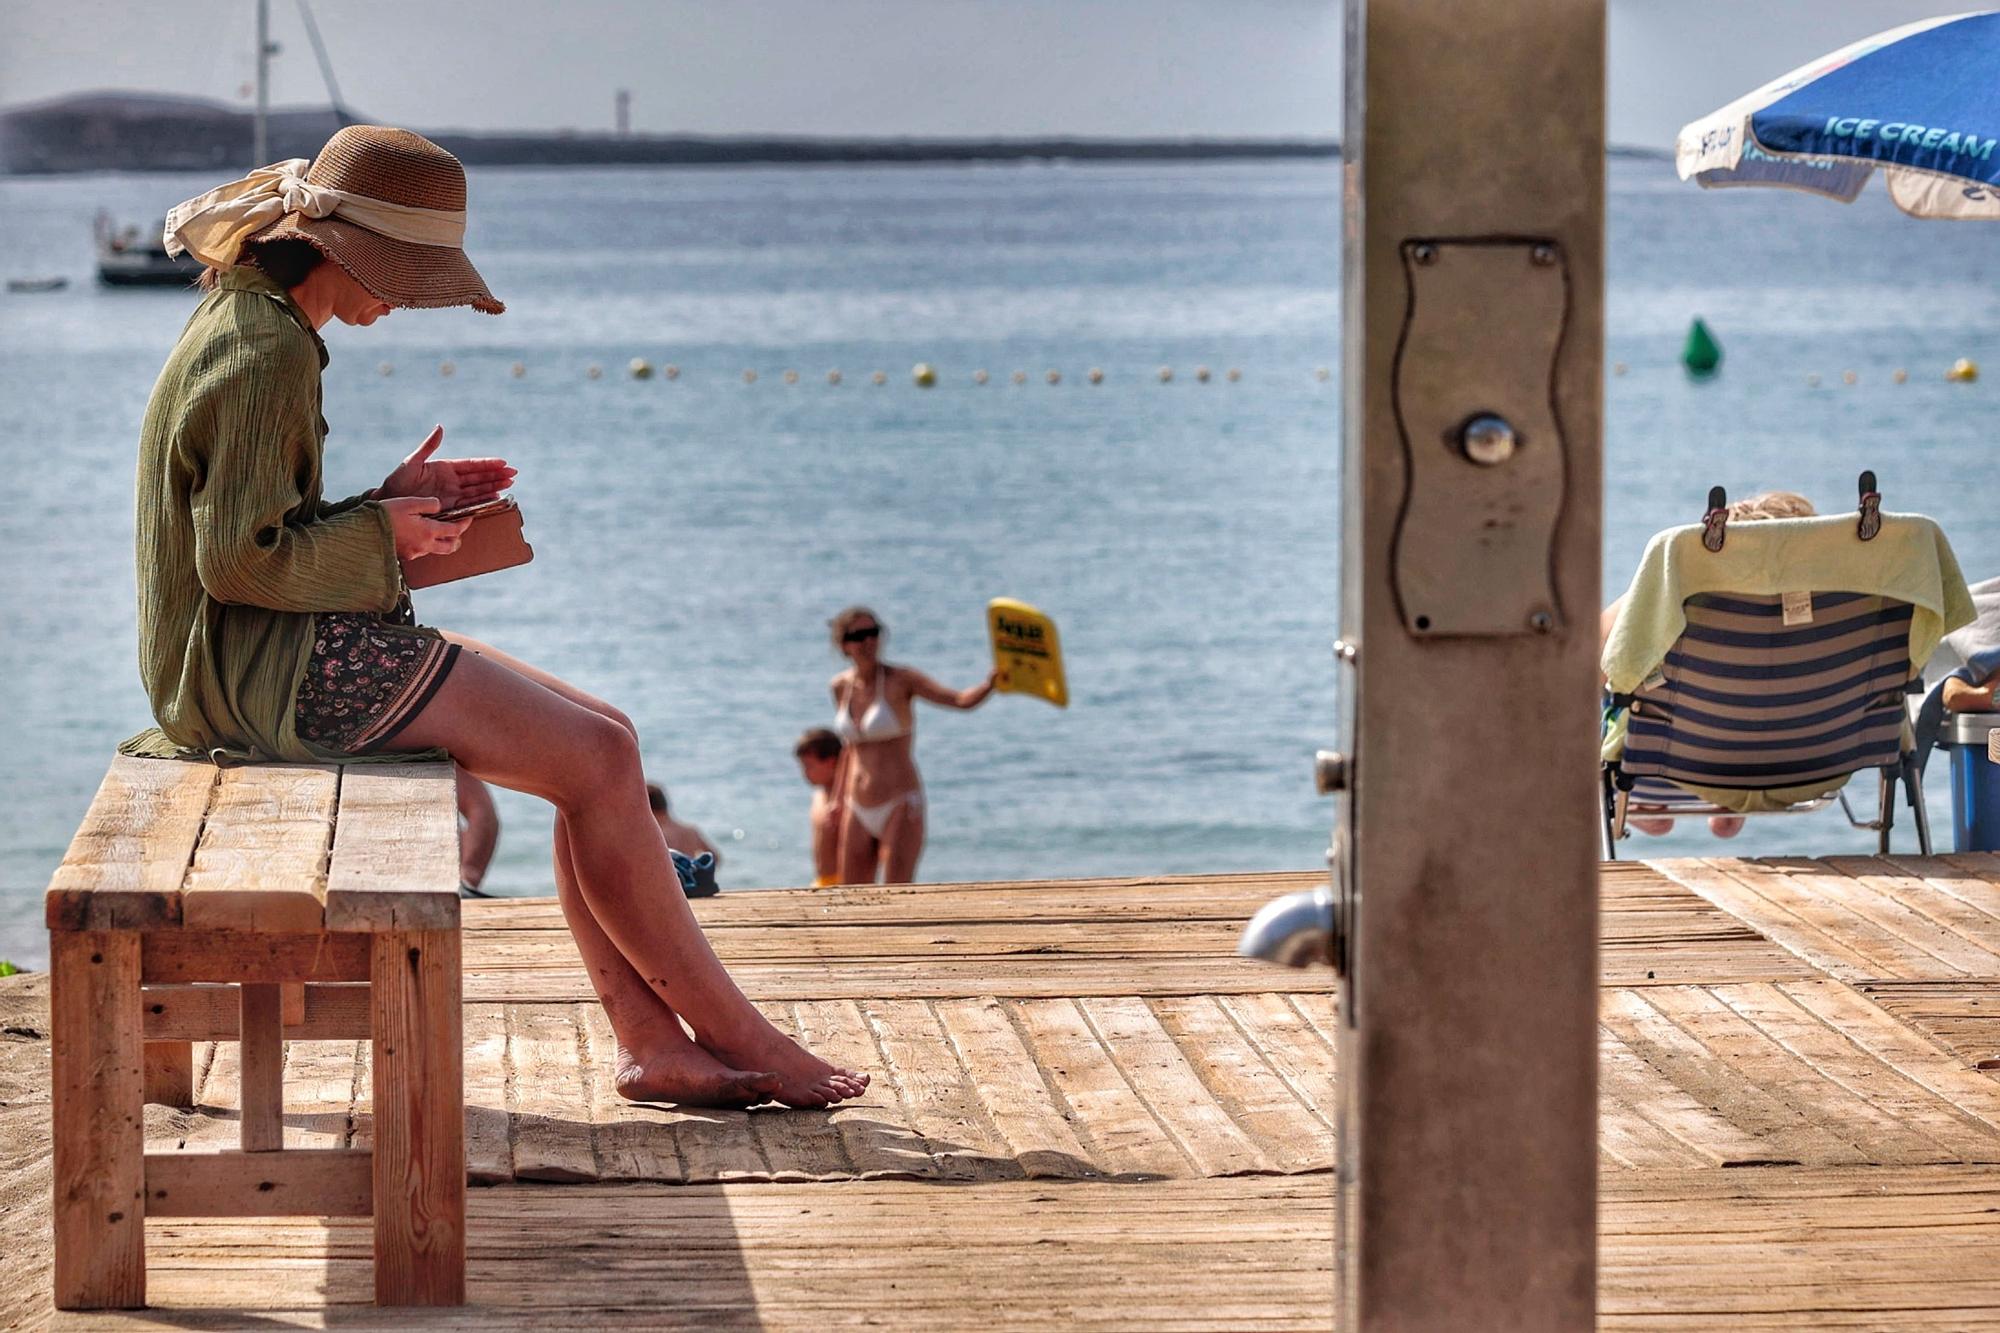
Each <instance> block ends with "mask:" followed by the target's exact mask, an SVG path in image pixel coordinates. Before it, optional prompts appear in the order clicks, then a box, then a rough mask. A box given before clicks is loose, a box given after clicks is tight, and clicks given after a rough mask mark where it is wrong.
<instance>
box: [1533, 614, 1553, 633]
mask: <svg viewBox="0 0 2000 1333" xmlns="http://www.w3.org/2000/svg"><path fill="white" fill-rule="evenodd" d="M1555 627H1556V618H1555V617H1554V616H1552V615H1550V614H1549V613H1548V612H1546V611H1537V612H1535V613H1534V614H1533V615H1531V616H1529V617H1528V628H1529V629H1531V630H1533V631H1534V632H1535V633H1537V634H1547V633H1548V632H1549V631H1550V630H1552V629H1554V628H1555Z"/></svg>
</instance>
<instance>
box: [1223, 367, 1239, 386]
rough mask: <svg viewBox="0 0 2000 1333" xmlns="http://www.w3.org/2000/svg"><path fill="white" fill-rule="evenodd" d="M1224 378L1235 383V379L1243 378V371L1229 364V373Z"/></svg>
mask: <svg viewBox="0 0 2000 1333" xmlns="http://www.w3.org/2000/svg"><path fill="white" fill-rule="evenodd" d="M1225 378H1226V379H1228V381H1229V382H1230V383H1231V384H1234V383H1236V381H1238V380H1240V379H1242V378H1243V372H1242V371H1240V370H1238V369H1237V368H1236V367H1235V366H1231V367H1230V368H1229V374H1228V375H1227V376H1225Z"/></svg>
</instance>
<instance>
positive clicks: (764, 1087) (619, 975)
mask: <svg viewBox="0 0 2000 1333" xmlns="http://www.w3.org/2000/svg"><path fill="white" fill-rule="evenodd" d="M445 637H446V638H447V639H450V640H451V641H452V642H453V643H456V644H458V645H459V647H461V648H463V649H464V650H466V651H467V652H474V653H478V654H479V655H480V656H482V657H486V658H490V659H492V660H493V661H495V662H497V663H499V664H500V665H501V666H504V667H506V668H508V669H509V670H511V671H514V672H515V673H517V674H519V675H522V676H526V677H527V678H528V679H529V680H532V681H534V682H535V683H536V684H538V685H541V686H543V687H544V688H547V689H550V690H553V691H554V692H555V693H557V694H559V695H561V696H562V697H563V698H565V699H568V700H569V701H570V702H571V703H574V704H579V705H581V706H582V707H584V708H588V709H589V710H590V711H591V712H593V713H596V714H597V715H598V716H600V717H605V718H609V719H610V720H611V721H613V722H616V723H617V724H618V725H619V726H621V727H623V728H625V730H626V731H628V732H631V733H632V735H633V737H634V738H635V739H636V738H637V737H638V729H637V728H635V727H634V726H633V725H632V719H630V718H629V717H626V716H625V714H624V713H622V712H620V711H619V710H618V709H617V708H614V707H613V706H612V705H610V704H608V703H606V702H605V701H604V700H602V699H600V698H598V697H597V696H596V695H594V694H590V693H588V692H586V691H584V690H580V689H578V688H577V687H576V686H574V685H572V684H570V683H569V682H568V681H566V680H563V679H561V678H559V677H557V676H553V675H550V674H549V673H548V672H546V671H543V670H541V669H540V668H538V667H533V666H529V665H528V664H527V663H526V662H523V661H521V660H520V659H519V658H516V657H513V656H510V655H509V654H507V653H504V652H502V651H500V650H499V649H498V648H495V647H493V646H491V645H490V644H484V643H481V642H480V641H479V640H477V639H472V638H467V637H466V636H465V635H463V634H449V633H448V634H446V635H445ZM460 777H461V780H462V782H464V783H465V784H466V785H470V786H472V787H475V788H477V789H478V790H479V791H481V792H484V791H485V790H486V787H485V784H483V783H481V782H479V781H477V780H476V779H471V778H470V775H469V774H465V773H463V772H461V774H460ZM462 803H463V802H462V801H461V804H462ZM488 807H489V809H490V807H491V798H490V797H489V798H488ZM657 827H658V826H657V825H655V828H656V829H657ZM555 882H556V899H557V901H558V902H560V903H561V904H562V911H563V919H564V920H565V921H567V922H568V923H569V933H570V935H571V937H572V938H574V939H575V940H576V947H577V952H578V953H580V954H582V955H583V965H584V970H585V971H586V972H587V973H588V974H589V976H590V984H591V987H592V988H593V989H594V990H596V992H597V998H598V1001H599V1002H600V1003H602V1004H603V1006H604V1012H605V1015H606V1017H608V1018H609V1019H610V1020H611V1030H612V1032H613V1033H614V1034H615V1035H616V1037H617V1039H618V1074H617V1087H618V1090H619V1092H621V1093H623V1094H624V1095H625V1096H627V1097H631V1098H633V1099H634V1100H644V1101H674V1102H684V1103H694V1104H699V1105H703V1106H744V1105H749V1104H751V1103H753V1102H758V1101H762V1100H765V1099H766V1098H767V1097H769V1096H770V1094H772V1093H774V1092H776V1091H777V1087H778V1079H777V1076H776V1075H775V1074H769V1073H764V1072H760V1071H746V1070H741V1069H731V1068H729V1067H728V1066H727V1065H725V1064H723V1063H722V1062H721V1061H720V1060H717V1059H716V1058H715V1057H714V1056H712V1055H710V1054H709V1053H708V1052H707V1051H704V1050H702V1049H701V1047H699V1046H697V1045H695V1044H694V1043H693V1042H691V1041H689V1040H688V1035H687V1033H686V1032H685V1031H683V1030H682V1028H681V1023H680V1019H679V1018H678V1017H677V1016H676V1015H675V1014H674V1011H673V1010H672V1009H670V1008H668V1007H667V1002H666V1001H665V1000H662V999H661V998H660V997H659V996H658V995H656V994H654V993H653V989H652V987H650V986H648V985H647V984H646V982H645V979H644V978H643V977H641V976H640V975H639V974H638V973H637V972H634V971H633V970H632V965H631V964H630V963H628V962H627V961H625V955H624V954H622V953H619V952H618V946H617V945H615V944H613V943H612V942H611V937H610V936H608V935H606V934H605V933H604V927H602V926H601V925H599V924H598V922H597V918H596V917H594V916H592V915H591V914H590V905H589V904H588V903H587V902H586V901H585V900H584V897H583V891H582V890H581V889H580V888H578V887H577V882H576V871H575V868H574V867H573V865H572V864H571V860H570V850H569V830H568V828H567V827H566V826H565V825H564V823H563V817H562V816H561V815H560V814H558V815H557V816H556V825H555ZM760 1094H761V1095H760Z"/></svg>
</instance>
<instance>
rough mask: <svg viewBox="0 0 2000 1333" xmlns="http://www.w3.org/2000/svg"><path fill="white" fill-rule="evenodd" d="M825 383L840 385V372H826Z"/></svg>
mask: <svg viewBox="0 0 2000 1333" xmlns="http://www.w3.org/2000/svg"><path fill="white" fill-rule="evenodd" d="M826 382H827V383H828V384H838V383H840V372H839V371H837V370H829V371H827V372H826Z"/></svg>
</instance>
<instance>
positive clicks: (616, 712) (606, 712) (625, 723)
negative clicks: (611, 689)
mask: <svg viewBox="0 0 2000 1333" xmlns="http://www.w3.org/2000/svg"><path fill="white" fill-rule="evenodd" d="M599 705H600V706H599V707H598V708H597V710H596V711H597V714H598V716H600V717H603V718H606V719H607V720H609V721H612V722H615V723H617V724H618V725H619V726H620V727H623V728H624V729H625V734H626V735H628V736H630V737H631V738H632V743H633V744H634V745H637V744H638V743H639V728H638V727H637V726H636V725H634V723H633V721H632V719H631V718H630V717H627V716H626V715H625V712H624V710H623V709H620V708H616V707H613V706H612V705H611V704H607V703H603V701H601V700H600V701H599Z"/></svg>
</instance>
